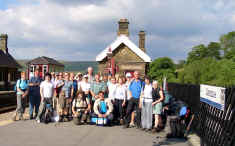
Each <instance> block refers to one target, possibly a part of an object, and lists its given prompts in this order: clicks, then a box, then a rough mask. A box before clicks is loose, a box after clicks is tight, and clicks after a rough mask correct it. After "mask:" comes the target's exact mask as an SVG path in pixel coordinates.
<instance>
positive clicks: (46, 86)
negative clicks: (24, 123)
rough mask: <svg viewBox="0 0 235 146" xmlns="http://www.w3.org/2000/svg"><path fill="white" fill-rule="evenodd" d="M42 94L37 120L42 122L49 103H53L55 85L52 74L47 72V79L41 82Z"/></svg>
mask: <svg viewBox="0 0 235 146" xmlns="http://www.w3.org/2000/svg"><path fill="white" fill-rule="evenodd" d="M40 94H41V104H40V107H39V113H38V115H37V118H36V121H37V122H38V123H40V122H41V121H40V120H41V117H42V115H43V114H44V113H45V111H46V105H47V104H51V106H52V104H53V102H52V97H53V94H54V85H53V83H52V82H51V74H49V73H46V75H45V81H43V82H42V83H41V84H40Z"/></svg>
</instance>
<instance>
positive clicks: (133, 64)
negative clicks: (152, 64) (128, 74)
mask: <svg viewBox="0 0 235 146" xmlns="http://www.w3.org/2000/svg"><path fill="white" fill-rule="evenodd" d="M113 55H114V56H113V58H114V60H115V63H116V64H117V65H118V67H119V72H118V73H119V74H123V73H124V72H125V71H135V70H138V71H139V72H140V74H141V76H144V75H145V73H146V68H147V67H148V63H145V62H144V61H143V60H142V59H141V58H140V57H139V56H137V55H136V54H135V53H134V52H133V51H132V50H130V49H129V48H128V47H127V46H126V45H124V44H121V45H120V46H119V47H118V48H117V49H116V50H115V51H114V52H113ZM106 66H107V58H105V59H104V60H103V61H102V62H99V65H98V68H99V72H104V69H105V68H106Z"/></svg>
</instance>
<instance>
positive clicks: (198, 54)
mask: <svg viewBox="0 0 235 146" xmlns="http://www.w3.org/2000/svg"><path fill="white" fill-rule="evenodd" d="M220 51H221V47H220V44H219V43H217V42H210V44H209V45H208V46H205V45H203V44H201V45H198V46H195V47H193V49H192V51H191V52H189V53H188V58H187V63H192V62H193V61H196V60H201V59H203V58H214V59H217V60H218V59H220Z"/></svg>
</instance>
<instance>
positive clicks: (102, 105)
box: [100, 101, 107, 114]
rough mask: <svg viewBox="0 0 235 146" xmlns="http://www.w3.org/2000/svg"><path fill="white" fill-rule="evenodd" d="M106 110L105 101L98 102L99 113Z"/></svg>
mask: <svg viewBox="0 0 235 146" xmlns="http://www.w3.org/2000/svg"><path fill="white" fill-rule="evenodd" d="M106 112H107V106H106V103H105V101H101V102H100V113H102V114H104V113H106Z"/></svg>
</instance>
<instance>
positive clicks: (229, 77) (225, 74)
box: [214, 59, 235, 87]
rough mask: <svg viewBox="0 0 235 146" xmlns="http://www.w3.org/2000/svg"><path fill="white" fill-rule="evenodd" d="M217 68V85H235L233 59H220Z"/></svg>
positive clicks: (234, 63) (234, 64)
mask: <svg viewBox="0 0 235 146" xmlns="http://www.w3.org/2000/svg"><path fill="white" fill-rule="evenodd" d="M216 70H217V71H216V73H217V78H216V80H215V81H214V83H215V85H218V86H225V87H226V86H232V85H235V62H234V61H233V60H231V59H223V60H220V61H219V62H218V66H217V68H216Z"/></svg>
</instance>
